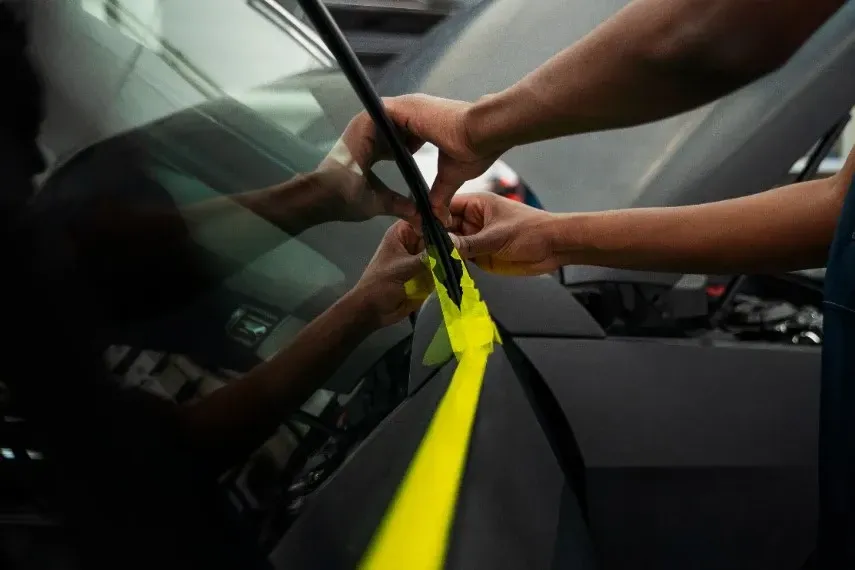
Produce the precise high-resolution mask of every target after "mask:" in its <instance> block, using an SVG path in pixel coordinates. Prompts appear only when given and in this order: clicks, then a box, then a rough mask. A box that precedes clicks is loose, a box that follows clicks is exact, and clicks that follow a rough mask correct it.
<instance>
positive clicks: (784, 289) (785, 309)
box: [570, 274, 823, 346]
mask: <svg viewBox="0 0 855 570" xmlns="http://www.w3.org/2000/svg"><path fill="white" fill-rule="evenodd" d="M570 290H571V291H572V292H573V294H574V295H575V296H576V298H577V299H578V300H579V301H580V302H581V303H582V304H583V305H584V306H585V308H586V309H587V310H588V311H589V312H590V313H591V315H592V316H593V317H594V318H595V319H596V320H597V322H598V323H599V324H600V326H602V327H603V329H604V330H605V331H606V332H607V333H608V335H609V336H624V337H656V338H680V339H711V340H732V341H744V342H759V343H775V344H790V345H801V346H818V345H821V344H822V338H823V329H822V324H823V317H822V310H821V307H822V281H821V280H818V279H816V278H814V277H810V276H805V275H797V274H786V275H776V276H707V275H686V276H683V277H682V278H681V279H680V280H679V281H678V282H677V283H676V284H674V285H673V286H667V285H663V284H661V283H649V282H644V281H638V282H609V283H589V284H585V285H577V286H572V287H570Z"/></svg>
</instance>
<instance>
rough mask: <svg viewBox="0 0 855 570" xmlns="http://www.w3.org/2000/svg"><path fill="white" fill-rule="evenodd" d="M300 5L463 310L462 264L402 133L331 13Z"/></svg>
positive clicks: (313, 1)
mask: <svg viewBox="0 0 855 570" xmlns="http://www.w3.org/2000/svg"><path fill="white" fill-rule="evenodd" d="M301 5H302V6H303V10H304V11H305V12H306V15H307V16H308V17H309V19H310V20H311V21H312V23H313V24H314V26H315V29H316V30H317V32H318V34H320V36H321V37H322V38H323V39H324V40H325V41H326V43H327V47H328V48H329V50H330V51H331V52H332V54H333V55H335V56H336V58H337V59H338V61H339V64H340V65H341V69H342V71H343V72H344V74H345V76H346V77H347V79H348V81H350V84H351V86H352V87H353V89H354V90H355V91H356V93H357V95H358V96H359V99H360V100H361V101H362V104H363V105H364V106H365V109H366V110H367V111H368V114H369V115H370V116H371V118H372V119H373V121H374V124H375V127H376V128H377V130H378V132H380V133H381V134H382V135H383V136H384V137H385V138H386V141H387V142H388V143H389V146H390V148H391V149H392V154H393V156H394V158H395V161H396V162H397V163H398V164H399V165H400V167H401V174H402V175H403V176H404V180H405V181H406V183H407V186H408V187H409V188H410V190H411V191H412V193H413V198H414V199H415V202H416V207H417V208H418V210H419V214H421V217H422V224H423V230H424V236H425V240H426V241H427V243H428V245H429V246H433V248H434V250H435V251H434V252H433V253H435V259H436V262H437V263H436V267H435V269H434V272H435V275H436V276H437V278H438V280H439V281H440V282H441V283H442V284H443V285H444V286H445V288H446V290H447V291H448V296H449V297H450V298H451V300H452V301H453V302H454V304H455V305H457V306H458V307H460V303H461V300H462V298H463V290H462V288H461V285H460V281H461V279H462V277H463V268H462V262H460V261H458V260H455V259H453V258H452V256H451V252H452V251H453V249H454V246H453V244H452V243H451V238H450V237H449V236H448V233H447V232H446V231H445V228H443V227H442V225H441V224H440V223H439V220H437V218H436V216H434V214H433V209H432V208H431V205H430V200H429V199H428V193H429V192H430V190H429V188H428V185H427V183H426V182H425V179H424V178H423V177H422V175H421V172H420V171H419V169H418V166H416V161H415V160H414V159H413V155H412V154H411V153H410V151H409V150H407V147H406V145H405V144H404V141H403V140H402V138H401V134H400V132H399V131H398V129H397V127H396V126H395V124H394V123H393V122H392V120H391V119H390V118H389V115H388V114H386V111H385V109H384V108H383V103H382V102H381V101H380V96H379V95H377V92H376V91H375V90H374V88H373V87H372V85H371V81H370V80H369V79H368V76H367V75H366V74H365V70H364V69H363V68H362V66H361V65H360V64H359V61H358V60H357V59H356V54H354V53H353V50H352V49H351V48H350V46H349V45H348V43H347V41H346V40H345V38H344V35H343V34H342V33H341V30H339V28H338V26H337V25H336V23H335V21H334V20H333V18H332V16H331V15H330V13H329V11H328V10H327V9H326V7H325V6H324V5H323V4H322V3H321V2H320V0H302V1H301ZM429 251H430V250H429Z"/></svg>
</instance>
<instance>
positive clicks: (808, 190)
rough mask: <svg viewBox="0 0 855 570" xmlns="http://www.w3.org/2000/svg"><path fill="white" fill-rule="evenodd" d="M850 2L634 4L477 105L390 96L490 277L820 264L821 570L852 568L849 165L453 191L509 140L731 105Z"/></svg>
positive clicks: (854, 452) (463, 237)
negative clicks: (703, 180)
mask: <svg viewBox="0 0 855 570" xmlns="http://www.w3.org/2000/svg"><path fill="white" fill-rule="evenodd" d="M844 4H845V2H844V0H815V1H811V2H806V1H804V0H782V1H779V2H766V1H762V0H747V1H746V0H722V1H718V2H703V1H699V0H634V1H633V2H630V3H629V4H628V5H627V6H626V7H625V8H623V9H622V10H620V11H619V12H617V13H616V14H615V15H613V16H612V17H610V18H609V19H607V20H606V21H605V22H604V23H602V24H601V25H600V26H598V27H597V28H596V29H595V30H593V31H592V32H591V33H589V34H588V35H587V36H585V37H584V38H582V39H581V40H579V41H578V42H576V43H575V44H573V45H572V46H570V47H568V48H567V49H565V50H563V51H562V52H560V53H558V54H557V55H555V56H554V57H552V58H551V59H550V60H548V61H547V62H545V63H544V64H543V65H541V66H540V67H539V68H537V69H536V70H534V71H533V72H531V73H530V74H528V75H527V76H526V77H524V78H523V79H521V80H520V81H519V82H517V83H515V84H514V85H511V86H510V87H508V88H507V89H504V90H502V91H500V92H498V93H494V94H488V95H485V96H484V97H482V98H480V99H479V100H477V101H475V102H473V103H470V102H464V101H452V100H446V99H441V98H437V97H431V96H427V95H420V94H416V95H404V96H400V97H395V98H390V99H387V100H386V101H385V104H386V107H387V110H388V112H389V114H390V115H391V117H392V119H393V121H394V122H395V123H396V124H397V125H398V126H399V127H400V128H402V129H404V130H405V132H406V133H407V135H408V136H409V137H411V138H414V139H416V140H420V141H426V142H430V143H433V144H434V145H436V146H437V147H438V148H439V151H440V152H439V159H438V174H437V177H436V180H435V182H434V183H433V187H432V188H431V201H432V204H433V207H434V210H435V213H436V214H437V216H438V217H439V218H440V219H441V220H442V221H444V222H445V223H446V225H447V226H448V227H449V228H451V229H452V230H453V231H454V232H456V233H457V237H456V238H455V239H456V244H457V247H458V248H459V249H460V252H461V254H462V255H464V256H465V257H467V258H470V259H474V260H475V262H476V263H477V264H479V265H482V266H484V267H485V268H487V269H489V270H492V271H495V272H499V273H504V274H512V275H532V274H539V273H546V272H549V271H552V270H554V269H556V268H558V267H560V266H562V265H567V264H587V265H601V266H609V267H617V268H629V269H647V270H665V271H675V272H692V273H715V274H722V273H740V272H766V271H787V270H794V269H801V268H811V267H817V266H822V265H823V264H825V263H826V261H827V262H828V265H827V273H826V285H825V295H826V298H825V325H824V327H825V330H824V332H825V341H824V347H823V362H822V397H821V398H822V421H821V423H822V425H821V430H820V431H821V435H820V483H821V486H820V489H821V491H820V495H821V497H820V525H819V538H818V548H817V552H818V557H819V558H818V559H819V560H820V562H821V565H823V567H829V568H830V567H835V568H836V567H840V568H844V567H845V568H853V567H855V435H853V434H855V399H854V398H853V396H852V394H853V393H855V392H853V389H852V385H851V383H852V381H853V379H855V358H852V357H851V356H850V354H849V352H850V350H849V349H851V347H852V346H855V271H853V267H855V240H853V236H855V192H852V191H850V189H851V187H852V178H853V174H855V155H850V156H849V159H848V160H847V162H846V165H845V167H844V168H843V170H842V171H841V172H839V173H838V174H837V175H835V176H833V177H831V178H828V179H825V180H817V181H812V182H805V183H802V184H796V185H792V186H786V187H782V188H777V189H774V190H770V191H768V192H765V193H762V194H759V195H754V196H748V197H743V198H738V199H734V200H728V201H723V202H718V203H712V204H703V205H696V206H686V207H674V208H648V209H636V210H625V211H611V212H595V213H584V214H582V213H576V214H574V213H565V214H558V213H556V214H550V213H544V212H539V211H536V210H534V209H532V208H528V207H526V206H524V205H521V204H516V203H512V202H510V201H507V200H502V199H500V198H498V197H495V196H490V195H485V194H481V195H465V196H459V197H455V198H454V199H452V196H453V195H454V193H455V192H456V190H457V189H458V188H459V187H460V185H461V184H462V183H463V182H465V181H466V180H469V179H471V178H474V177H476V176H478V175H479V174H481V173H483V172H484V171H485V170H486V169H487V167H488V166H489V165H490V164H491V163H492V162H494V161H495V160H496V158H498V157H499V156H500V155H502V154H503V153H504V152H506V151H508V150H509V149H511V148H513V147H515V146H518V145H523V144H526V143H532V142H535V141H542V140H546V139H550V138H554V137H561V136H567V135H574V134H579V133H584V132H589V131H595V130H604V129H615V128H621V127H629V126H633V125H638V124H642V123H645V122H649V121H654V120H657V119H661V118H665V117H669V116H672V115H675V114H677V113H680V112H683V111H687V110H690V109H692V108H696V107H698V106H700V105H703V104H705V103H708V102H710V101H713V100H715V99H717V98H719V97H721V96H723V95H726V94H728V93H730V92H732V91H734V90H736V89H738V88H740V87H742V86H744V85H746V84H748V83H750V82H752V81H754V80H756V79H758V78H759V77H761V76H763V75H766V74H767V73H770V72H772V71H774V70H775V69H777V68H779V67H780V66H782V65H783V64H784V63H785V62H786V61H788V59H789V58H790V57H791V56H792V55H793V54H794V53H795V52H796V51H797V50H798V49H799V48H800V46H801V45H803V44H804V43H805V42H806V40H807V39H808V38H810V36H811V35H812V34H813V33H814V32H815V31H816V30H817V29H818V28H819V27H820V26H821V25H822V24H823V23H824V22H826V21H827V20H828V19H829V18H830V17H831V16H832V15H834V14H835V13H836V12H837V10H839V9H840V8H841V6H843V5H844ZM639 94H643V96H638V95H639ZM592 190H596V189H592ZM601 191H605V190H601ZM835 228H836V229H835ZM835 235H836V237H835Z"/></svg>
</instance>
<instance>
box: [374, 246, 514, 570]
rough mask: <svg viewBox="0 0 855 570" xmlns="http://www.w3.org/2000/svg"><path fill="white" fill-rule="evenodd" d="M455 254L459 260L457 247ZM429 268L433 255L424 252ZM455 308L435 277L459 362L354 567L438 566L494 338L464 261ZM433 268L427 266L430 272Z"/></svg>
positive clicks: (404, 569)
mask: <svg viewBox="0 0 855 570" xmlns="http://www.w3.org/2000/svg"><path fill="white" fill-rule="evenodd" d="M454 257H455V258H456V259H460V256H459V255H458V254H457V252H456V251H455V252H454ZM428 262H429V264H430V265H431V269H432V270H433V268H434V267H435V265H436V259H434V258H433V257H430V258H428ZM463 273H464V275H463V278H462V279H461V286H462V289H463V299H462V302H461V304H460V308H459V309H458V307H457V305H455V304H454V302H453V301H452V300H451V298H450V297H449V296H448V292H447V291H446V289H445V287H444V286H443V285H442V283H441V282H439V281H438V280H436V279H435V278H434V281H435V283H434V286H435V288H436V292H437V296H438V297H439V302H440V306H441V308H442V315H443V320H444V321H445V326H446V328H447V330H448V337H449V340H450V342H451V347H452V350H453V351H454V354H455V355H456V356H457V359H458V365H457V370H455V372H454V376H453V377H452V379H451V384H449V387H448V390H447V391H446V393H445V395H444V396H443V398H442V401H441V402H440V404H439V406H438V407H437V409H436V412H435V413H434V416H433V419H432V420H431V423H430V426H429V427H428V430H427V432H426V433H425V437H424V439H423V440H422V442H421V445H420V446H419V448H418V450H417V451H416V454H415V457H414V458H413V461H412V463H410V467H409V469H408V470H407V474H406V475H405V477H404V480H403V482H402V483H401V486H400V487H399V488H398V492H397V494H396V496H395V498H394V500H393V501H392V504H391V505H390V507H389V509H388V510H387V511H386V515H385V517H384V519H383V522H382V523H381V525H380V528H379V529H378V532H377V534H376V535H375V536H374V539H373V540H372V542H371V545H370V546H369V547H368V550H367V552H366V555H365V557H364V558H363V560H362V562H361V564H360V566H359V568H360V570H441V569H442V568H443V564H444V561H445V555H446V551H447V549H448V538H449V536H448V535H449V531H450V529H451V524H452V522H453V520H454V511H455V508H456V505H457V498H458V495H459V493H460V484H461V480H462V478H463V470H464V468H465V466H466V457H467V454H468V450H469V440H470V438H471V435H472V426H473V424H474V422H475V413H476V411H477V409H478V399H479V397H480V394H481V386H482V384H483V381H484V371H485V369H486V366H487V358H488V357H489V355H490V353H491V352H493V342H501V339H500V338H499V334H498V331H497V330H496V325H495V324H494V323H493V320H492V319H491V318H490V314H489V312H488V311H487V305H486V304H485V303H484V302H483V301H482V300H481V295H480V293H479V292H478V289H477V288H476V287H475V283H474V281H473V280H472V277H471V276H470V275H469V273H468V272H467V271H466V266H465V265H464V266H463ZM431 274H433V271H431Z"/></svg>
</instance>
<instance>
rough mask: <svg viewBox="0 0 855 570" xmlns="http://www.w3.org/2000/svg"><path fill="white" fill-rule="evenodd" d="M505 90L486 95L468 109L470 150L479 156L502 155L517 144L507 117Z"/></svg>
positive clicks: (466, 120) (467, 127) (466, 117)
mask: <svg viewBox="0 0 855 570" xmlns="http://www.w3.org/2000/svg"><path fill="white" fill-rule="evenodd" d="M507 108H508V101H507V95H506V93H505V92H500V93H495V94H491V95H485V96H483V97H481V98H479V99H478V100H477V101H475V102H474V103H473V104H472V106H470V107H469V109H467V111H466V116H465V118H464V123H465V125H466V138H467V143H468V145H469V148H470V150H471V151H472V152H473V153H475V154H476V155H477V156H491V155H501V154H504V153H505V152H507V151H508V150H510V149H511V148H513V147H514V146H516V145H515V144H514V143H513V136H512V133H511V132H510V129H509V127H510V126H511V125H510V122H509V120H508V117H507Z"/></svg>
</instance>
